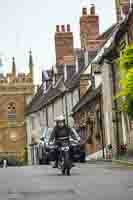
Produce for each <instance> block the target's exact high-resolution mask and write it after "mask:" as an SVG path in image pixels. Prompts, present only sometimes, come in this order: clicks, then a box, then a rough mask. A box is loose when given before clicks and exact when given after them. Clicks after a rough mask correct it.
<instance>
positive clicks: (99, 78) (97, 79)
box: [95, 74, 102, 88]
mask: <svg viewBox="0 0 133 200" xmlns="http://www.w3.org/2000/svg"><path fill="white" fill-rule="evenodd" d="M101 83H102V74H95V87H96V88H98V87H99V85H100V84H101Z"/></svg>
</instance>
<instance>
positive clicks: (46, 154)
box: [40, 128, 85, 164]
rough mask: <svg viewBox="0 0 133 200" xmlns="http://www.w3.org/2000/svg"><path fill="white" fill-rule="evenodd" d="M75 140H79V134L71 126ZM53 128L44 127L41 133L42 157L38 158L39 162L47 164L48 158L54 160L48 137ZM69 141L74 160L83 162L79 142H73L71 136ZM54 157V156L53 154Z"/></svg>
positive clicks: (82, 152)
mask: <svg viewBox="0 0 133 200" xmlns="http://www.w3.org/2000/svg"><path fill="white" fill-rule="evenodd" d="M72 130H73V132H74V134H75V136H76V138H77V140H80V137H79V134H78V133H77V132H76V130H75V129H74V128H72ZM52 131H53V128H44V130H43V134H42V136H41V138H40V140H41V141H43V147H44V149H43V158H42V159H41V160H40V164H48V163H49V161H50V160H54V158H51V155H53V154H51V153H50V152H51V148H50V146H49V139H50V136H51V133H52ZM70 143H71V146H72V158H73V161H74V162H85V152H84V151H82V150H81V148H80V144H78V143H75V142H74V140H73V139H72V138H70ZM53 157H54V156H53Z"/></svg>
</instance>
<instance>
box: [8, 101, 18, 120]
mask: <svg viewBox="0 0 133 200" xmlns="http://www.w3.org/2000/svg"><path fill="white" fill-rule="evenodd" d="M8 120H9V121H16V104H15V103H14V102H10V103H9V104H8Z"/></svg>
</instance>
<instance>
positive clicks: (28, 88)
mask: <svg viewBox="0 0 133 200" xmlns="http://www.w3.org/2000/svg"><path fill="white" fill-rule="evenodd" d="M33 92H34V85H33V61H32V54H31V51H30V55H29V73H28V74H25V73H18V74H17V72H16V64H15V58H13V60H12V71H11V73H8V74H6V75H4V74H0V157H3V156H6V157H10V156H14V157H15V158H17V159H21V156H22V152H23V151H24V148H25V147H26V144H27V134H26V127H25V107H26V105H27V103H28V101H29V100H30V98H31V97H32V95H33Z"/></svg>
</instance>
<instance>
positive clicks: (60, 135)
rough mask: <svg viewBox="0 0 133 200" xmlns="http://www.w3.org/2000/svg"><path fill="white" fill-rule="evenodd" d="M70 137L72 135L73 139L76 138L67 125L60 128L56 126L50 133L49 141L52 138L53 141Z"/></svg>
mask: <svg viewBox="0 0 133 200" xmlns="http://www.w3.org/2000/svg"><path fill="white" fill-rule="evenodd" d="M70 137H72V138H73V139H74V140H77V138H76V136H75V134H74V133H73V131H72V129H71V128H69V127H67V126H64V127H62V128H60V127H58V126H56V127H55V128H54V130H53V132H52V134H51V137H50V141H53V140H54V139H55V142H58V141H66V140H69V138H70Z"/></svg>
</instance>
